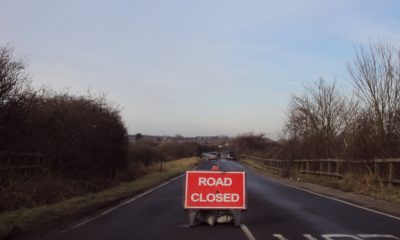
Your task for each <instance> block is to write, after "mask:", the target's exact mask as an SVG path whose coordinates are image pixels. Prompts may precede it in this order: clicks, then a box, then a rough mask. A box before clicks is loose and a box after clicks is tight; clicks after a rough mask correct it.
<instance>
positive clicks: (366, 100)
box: [348, 43, 400, 155]
mask: <svg viewBox="0 0 400 240" xmlns="http://www.w3.org/2000/svg"><path fill="white" fill-rule="evenodd" d="M348 72H349V74H350V76H351V78H352V80H353V84H354V86H355V89H356V90H357V93H358V96H359V99H360V100H361V103H362V106H361V107H362V110H363V111H364V112H370V113H371V116H370V117H371V120H372V121H373V123H374V124H373V128H374V132H375V134H376V137H377V138H378V140H379V141H377V142H376V144H378V146H379V147H380V148H381V150H382V154H383V155H388V154H390V152H392V150H390V149H389V148H390V147H389V146H390V145H393V143H394V142H396V140H398V138H399V128H400V125H399V121H398V119H399V114H400V111H399V109H400V50H399V49H398V48H395V47H394V46H392V45H389V44H386V43H379V44H376V45H372V46H370V47H369V48H365V47H361V48H360V49H359V50H358V51H357V53H356V56H355V58H354V60H353V63H352V65H350V64H349V65H348Z"/></svg>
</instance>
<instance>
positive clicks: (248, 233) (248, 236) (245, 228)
mask: <svg viewBox="0 0 400 240" xmlns="http://www.w3.org/2000/svg"><path fill="white" fill-rule="evenodd" d="M240 228H241V229H242V231H243V232H244V234H245V235H246V237H247V239H249V240H256V238H255V237H254V236H253V234H252V233H251V232H250V230H249V229H248V228H247V226H246V225H245V224H240Z"/></svg>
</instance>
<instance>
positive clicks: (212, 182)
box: [199, 177, 232, 187]
mask: <svg viewBox="0 0 400 240" xmlns="http://www.w3.org/2000/svg"><path fill="white" fill-rule="evenodd" d="M231 185H232V178H228V177H226V178H212V177H209V178H205V177H199V186H210V187H218V186H224V187H227V186H231Z"/></svg>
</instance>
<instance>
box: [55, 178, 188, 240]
mask: <svg viewBox="0 0 400 240" xmlns="http://www.w3.org/2000/svg"><path fill="white" fill-rule="evenodd" d="M184 175H185V173H182V174H180V175H178V176H176V177H174V178H172V179H170V180H168V181H166V182H163V183H161V184H159V185H157V186H155V187H153V188H151V189H149V190H147V191H146V192H143V193H141V194H139V195H136V196H134V197H132V198H130V199H128V200H125V201H123V202H122V203H119V204H118V205H116V206H113V207H111V208H108V209H107V210H105V211H103V212H101V213H99V214H98V215H96V216H94V217H90V218H86V219H84V220H82V221H81V222H79V223H77V224H75V225H73V226H71V227H69V228H67V229H64V230H62V231H61V232H62V233H64V232H67V231H70V230H72V229H76V228H79V227H81V226H83V225H85V224H87V223H90V222H92V221H94V220H96V219H98V218H99V217H102V216H104V215H106V214H108V213H110V212H112V211H114V210H117V209H118V208H120V207H123V206H125V205H127V204H129V203H131V202H134V201H135V200H137V199H139V198H142V197H144V196H146V195H149V194H150V193H152V192H154V191H157V190H158V189H160V188H162V187H165V186H166V185H168V184H170V183H172V182H174V181H176V180H178V179H179V178H181V177H183V176H184Z"/></svg>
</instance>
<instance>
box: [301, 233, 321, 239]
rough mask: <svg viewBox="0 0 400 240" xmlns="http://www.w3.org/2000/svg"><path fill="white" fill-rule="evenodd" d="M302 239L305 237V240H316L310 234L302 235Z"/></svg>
mask: <svg viewBox="0 0 400 240" xmlns="http://www.w3.org/2000/svg"><path fill="white" fill-rule="evenodd" d="M303 237H305V238H306V239H307V240H318V239H316V238H315V237H313V236H312V235H311V234H303Z"/></svg>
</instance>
